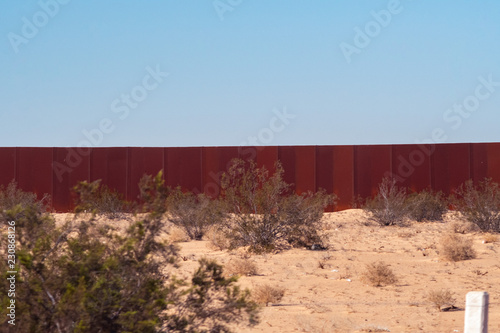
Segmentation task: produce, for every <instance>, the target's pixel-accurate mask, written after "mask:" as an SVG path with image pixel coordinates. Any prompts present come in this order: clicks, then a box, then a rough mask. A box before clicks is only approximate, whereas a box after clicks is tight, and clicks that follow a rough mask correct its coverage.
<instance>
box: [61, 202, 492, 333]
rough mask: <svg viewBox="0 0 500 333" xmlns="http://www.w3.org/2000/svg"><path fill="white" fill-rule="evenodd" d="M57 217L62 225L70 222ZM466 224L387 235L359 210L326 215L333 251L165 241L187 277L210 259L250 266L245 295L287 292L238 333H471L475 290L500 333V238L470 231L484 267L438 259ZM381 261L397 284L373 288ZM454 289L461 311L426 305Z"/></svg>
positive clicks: (417, 226)
mask: <svg viewBox="0 0 500 333" xmlns="http://www.w3.org/2000/svg"><path fill="white" fill-rule="evenodd" d="M57 215H59V216H58V217H57V220H58V221H62V220H64V219H66V218H69V215H66V214H57ZM113 224H114V225H115V226H116V225H117V224H119V223H117V221H114V222H113ZM461 225H462V224H461V222H459V220H458V219H457V217H456V216H455V215H454V214H453V213H448V214H447V216H446V218H445V220H444V222H420V223H419V222H410V223H409V225H408V226H406V227H397V226H389V227H382V226H379V225H378V224H377V223H375V222H371V221H369V219H368V217H367V215H366V214H365V212H364V211H363V210H359V209H350V210H345V211H341V212H335V213H326V214H325V215H324V218H323V230H322V231H323V233H324V235H325V237H326V239H327V243H328V249H327V250H322V251H313V250H311V249H306V248H295V249H290V250H285V251H282V252H279V253H272V254H262V255H256V254H251V255H249V254H248V253H247V252H246V251H244V249H238V250H234V251H227V250H223V251H221V250H215V249H214V247H213V246H212V245H211V244H210V241H208V240H203V241H178V240H180V239H182V238H184V237H182V235H180V231H179V230H175V228H174V229H171V230H170V231H171V233H170V235H165V237H170V238H171V240H172V241H173V240H176V241H178V242H177V244H178V245H179V247H180V256H181V257H182V258H183V260H180V267H179V268H178V270H177V271H176V272H173V273H174V274H175V275H176V276H178V277H181V276H183V277H188V276H189V275H191V274H192V273H193V272H194V270H195V269H196V268H197V267H198V260H199V259H200V258H203V257H206V258H210V259H216V260H217V262H219V263H221V264H223V265H228V264H229V263H230V261H232V260H238V259H241V258H246V259H247V260H250V261H251V262H253V263H254V264H255V265H256V267H257V274H255V275H252V276H240V278H239V281H238V283H239V285H240V286H242V287H244V288H249V289H253V288H255V287H257V286H259V285H264V284H269V285H271V286H276V287H279V288H283V289H284V290H285V294H284V297H283V298H282V299H281V300H280V301H279V302H278V303H275V304H268V306H263V307H262V311H261V313H260V317H261V321H260V323H259V324H258V325H257V326H254V327H245V326H235V327H233V330H234V331H235V332H242V333H244V332H426V333H439V332H463V326H464V314H465V310H464V309H465V295H466V294H467V292H469V291H487V292H488V293H489V294H490V307H489V330H490V332H500V288H499V287H498V284H499V282H500V260H499V255H498V252H499V250H500V237H497V239H498V240H497V241H495V240H492V239H491V238H495V236H494V237H490V239H488V237H487V234H484V233H481V232H477V231H470V230H469V231H466V232H465V234H464V235H463V236H462V237H471V238H472V239H473V248H474V250H475V252H476V254H477V256H476V258H475V259H470V260H464V261H458V262H450V261H447V260H445V259H444V258H443V256H442V254H441V255H440V253H439V252H440V239H441V238H442V236H443V235H444V234H446V233H449V232H452V230H455V229H457V226H458V227H460V226H461ZM459 229H460V228H459ZM458 231H461V230H458ZM377 261H383V262H385V263H386V264H387V265H389V267H390V269H391V270H392V271H393V272H394V273H395V275H396V277H397V279H398V281H397V282H396V283H395V284H393V285H387V286H382V287H374V286H372V285H370V284H368V283H366V282H365V281H364V280H363V279H362V275H363V272H364V271H365V268H366V264H369V263H373V262H377ZM446 289H448V290H450V291H451V292H452V293H453V296H454V298H455V302H454V306H455V307H456V308H454V309H452V310H450V311H445V312H443V311H439V310H438V309H437V308H436V307H435V305H434V304H433V303H432V302H430V301H428V300H427V298H426V296H427V294H428V292H430V291H436V290H446Z"/></svg>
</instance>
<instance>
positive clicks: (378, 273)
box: [361, 261, 398, 287]
mask: <svg viewBox="0 0 500 333" xmlns="http://www.w3.org/2000/svg"><path fill="white" fill-rule="evenodd" d="M361 278H362V280H363V281H365V282H366V283H368V284H370V285H372V286H374V287H381V286H385V285H390V284H394V283H396V282H397V281H398V279H397V278H396V275H394V273H393V272H392V270H391V268H390V267H389V266H388V265H387V264H386V263H384V262H383V261H378V262H374V263H371V264H368V265H366V268H365V271H364V272H363V274H362V276H361Z"/></svg>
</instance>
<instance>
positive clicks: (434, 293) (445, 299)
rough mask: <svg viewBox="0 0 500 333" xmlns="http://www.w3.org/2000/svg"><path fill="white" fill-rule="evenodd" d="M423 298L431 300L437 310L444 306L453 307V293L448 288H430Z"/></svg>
mask: <svg viewBox="0 0 500 333" xmlns="http://www.w3.org/2000/svg"><path fill="white" fill-rule="evenodd" d="M425 298H426V299H427V300H428V301H429V302H431V303H432V304H433V305H434V306H435V307H436V308H437V310H438V311H441V310H442V308H443V307H444V306H447V307H453V306H454V304H455V299H454V298H453V293H452V292H451V291H450V290H448V289H445V290H431V291H429V293H428V294H427V295H426V297H425Z"/></svg>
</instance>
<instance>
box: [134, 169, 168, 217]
mask: <svg viewBox="0 0 500 333" xmlns="http://www.w3.org/2000/svg"><path fill="white" fill-rule="evenodd" d="M170 192H171V189H170V187H168V186H166V185H165V180H164V179H163V170H160V171H159V172H158V173H157V174H156V176H152V175H147V174H145V175H143V176H142V177H141V179H140V180H139V200H140V201H141V204H142V211H143V212H149V213H153V214H154V215H156V217H161V216H163V214H165V212H166V211H167V198H168V196H169V194H170Z"/></svg>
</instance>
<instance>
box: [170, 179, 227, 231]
mask: <svg viewBox="0 0 500 333" xmlns="http://www.w3.org/2000/svg"><path fill="white" fill-rule="evenodd" d="M167 207H168V220H169V221H170V222H172V223H173V224H175V225H176V226H178V227H181V228H182V229H184V231H185V232H186V233H187V235H188V236H189V238H191V239H196V240H200V239H202V237H203V235H205V233H206V232H207V231H208V229H209V228H210V227H211V226H212V225H214V224H216V223H221V222H222V221H223V219H224V218H225V213H224V210H223V209H222V206H221V203H220V201H219V200H216V199H211V198H210V197H208V196H206V195H204V194H198V195H195V194H193V193H191V192H186V193H185V192H182V190H181V189H180V188H177V189H175V190H174V191H172V193H170V195H169V197H168V199H167Z"/></svg>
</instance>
